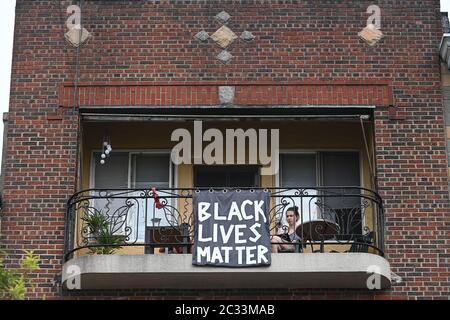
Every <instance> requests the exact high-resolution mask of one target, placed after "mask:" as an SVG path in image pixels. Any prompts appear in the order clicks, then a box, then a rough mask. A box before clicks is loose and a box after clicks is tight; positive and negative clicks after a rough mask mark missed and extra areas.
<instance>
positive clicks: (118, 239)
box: [82, 211, 126, 254]
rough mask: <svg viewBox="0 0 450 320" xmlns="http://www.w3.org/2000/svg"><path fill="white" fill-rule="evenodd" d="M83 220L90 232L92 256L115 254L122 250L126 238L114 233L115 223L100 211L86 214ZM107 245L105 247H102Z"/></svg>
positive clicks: (90, 251)
mask: <svg viewBox="0 0 450 320" xmlns="http://www.w3.org/2000/svg"><path fill="white" fill-rule="evenodd" d="M82 220H83V221H84V223H85V224H86V227H87V229H88V230H89V245H95V247H90V248H89V253H90V254H113V253H115V252H116V251H117V250H119V249H121V248H122V246H121V245H122V244H124V243H125V241H126V240H125V236H123V235H117V234H114V233H113V231H112V230H113V227H114V226H113V223H112V221H111V220H110V219H108V217H107V216H106V215H104V214H102V213H101V212H100V211H96V212H94V213H88V214H86V215H85V216H84V217H83V218H82ZM100 245H105V246H100Z"/></svg>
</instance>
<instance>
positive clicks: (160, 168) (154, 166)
mask: <svg viewBox="0 0 450 320" xmlns="http://www.w3.org/2000/svg"><path fill="white" fill-rule="evenodd" d="M133 160H134V161H133V163H134V164H135V168H134V172H135V178H134V182H135V188H150V187H156V188H168V187H169V179H170V174H169V170H170V158H169V155H168V154H139V155H134V156H133Z"/></svg>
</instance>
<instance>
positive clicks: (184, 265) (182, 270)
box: [63, 253, 391, 290]
mask: <svg viewBox="0 0 450 320" xmlns="http://www.w3.org/2000/svg"><path fill="white" fill-rule="evenodd" d="M74 266H75V267H76V268H79V270H80V271H81V279H80V281H81V290H90V289H145V288H148V289H215V288H216V289H217V288H219V289H239V288H240V289H243V288H249V289H250V288H349V289H350V288H360V289H367V279H368V277H369V276H370V275H371V274H369V273H367V270H368V269H370V268H374V266H375V270H376V274H374V275H375V276H377V275H379V276H380V278H379V279H380V284H381V289H384V288H388V287H389V286H390V284H391V272H390V266H389V263H388V261H387V260H386V259H384V258H383V257H381V256H378V255H374V254H370V253H303V254H298V253H280V254H273V255H272V265H271V266H270V267H260V268H239V269H237V268H217V267H196V266H193V265H192V255H190V254H147V255H91V256H83V257H79V258H74V259H72V260H69V261H68V262H67V263H66V264H65V265H64V269H63V286H64V288H66V286H67V276H68V274H69V275H70V274H73V273H71V271H69V270H74Z"/></svg>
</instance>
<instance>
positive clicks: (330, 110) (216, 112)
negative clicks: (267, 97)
mask: <svg viewBox="0 0 450 320" xmlns="http://www.w3.org/2000/svg"><path fill="white" fill-rule="evenodd" d="M374 109H375V106H362V105H349V106H331V105H330V106H329V105H320V106H309V105H308V106H302V105H298V106H296V105H281V106H276V105H272V106H223V105H213V106H195V107H180V106H171V107H166V106H164V107H162V106H155V107H124V108H119V107H80V112H81V115H82V116H83V120H84V121H148V120H167V121H171V120H180V119H182V120H194V119H211V120H219V119H239V118H245V119H248V118H258V119H268V120H277V119H278V120H288V119H322V120H331V119H341V120H344V119H353V120H354V119H359V118H360V117H361V116H362V117H363V119H365V120H368V119H370V118H371V117H372V115H373V110H374Z"/></svg>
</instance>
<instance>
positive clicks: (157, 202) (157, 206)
mask: <svg viewBox="0 0 450 320" xmlns="http://www.w3.org/2000/svg"><path fill="white" fill-rule="evenodd" d="M152 193H153V199H154V200H155V206H156V208H157V209H162V208H163V207H164V206H163V205H162V204H161V201H160V200H159V195H158V192H157V191H156V188H155V187H153V188H152Z"/></svg>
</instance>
